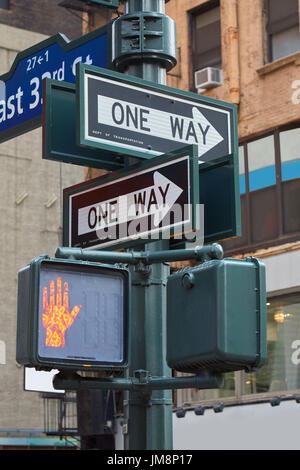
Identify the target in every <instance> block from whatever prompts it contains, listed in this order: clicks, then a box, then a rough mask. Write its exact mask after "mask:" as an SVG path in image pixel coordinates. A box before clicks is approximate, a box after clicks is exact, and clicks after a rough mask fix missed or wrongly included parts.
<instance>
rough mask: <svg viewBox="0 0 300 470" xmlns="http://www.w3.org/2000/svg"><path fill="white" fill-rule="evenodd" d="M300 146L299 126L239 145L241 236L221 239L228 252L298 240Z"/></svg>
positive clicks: (238, 251) (299, 227) (249, 250)
mask: <svg viewBox="0 0 300 470" xmlns="http://www.w3.org/2000/svg"><path fill="white" fill-rule="evenodd" d="M298 126H299V125H298ZM299 149H300V127H293V128H290V129H286V128H284V129H279V130H276V131H275V132H274V133H272V134H271V135H267V136H264V137H261V138H259V139H256V140H253V141H251V142H248V143H244V144H243V145H240V148H239V162H240V165H239V172H240V193H241V213H242V236H241V237H238V238H235V239H232V240H225V241H223V242H222V245H223V248H224V250H225V252H226V255H227V256H228V255H233V254H238V253H249V252H252V251H255V250H256V249H260V248H266V247H268V246H271V245H274V244H279V243H289V242H293V241H295V240H299V237H300V150H299Z"/></svg>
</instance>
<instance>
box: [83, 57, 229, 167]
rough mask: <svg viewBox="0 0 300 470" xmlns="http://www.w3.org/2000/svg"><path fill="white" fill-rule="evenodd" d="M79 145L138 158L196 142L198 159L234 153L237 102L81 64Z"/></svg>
mask: <svg viewBox="0 0 300 470" xmlns="http://www.w3.org/2000/svg"><path fill="white" fill-rule="evenodd" d="M78 93H79V111H80V113H79V139H80V141H79V143H80V145H83V146H86V147H94V148H99V149H102V150H104V151H110V152H116V153H120V154H122V155H129V156H131V157H137V158H143V159H147V158H152V157H153V156H155V155H161V154H163V153H168V152H172V151H173V150H176V149H179V148H180V147H185V146H187V145H193V144H196V145H197V146H198V157H199V162H203V161H210V160H213V159H215V158H219V157H224V156H226V155H229V154H231V153H233V122H234V113H235V112H236V109H235V106H234V105H232V104H230V103H225V102H222V101H218V100H213V99H211V98H207V97H204V96H200V95H197V94H195V93H189V92H185V91H182V90H179V89H175V88H171V87H168V86H165V85H158V84H155V83H152V82H148V81H145V80H141V79H138V78H136V77H129V76H128V75H125V74H121V73H117V72H112V71H109V70H104V69H101V68H99V67H94V66H89V65H85V64H79V66H78Z"/></svg>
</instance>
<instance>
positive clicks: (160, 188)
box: [64, 146, 199, 248]
mask: <svg viewBox="0 0 300 470" xmlns="http://www.w3.org/2000/svg"><path fill="white" fill-rule="evenodd" d="M198 174H199V172H198V161H197V148H196V146H189V147H188V148H186V149H185V150H181V151H180V152H177V153H176V154H171V155H163V156H161V157H156V158H153V159H152V160H151V162H150V161H149V162H143V163H142V164H140V165H137V167H136V168H135V169H132V170H130V171H123V172H119V173H118V174H117V175H116V174H115V175H114V176H111V175H110V176H104V177H100V178H96V179H94V180H90V181H87V182H85V183H81V184H79V185H76V186H72V187H70V188H67V189H65V190H64V231H65V233H64V245H65V246H72V247H82V248H96V247H101V248H105V247H109V246H112V245H114V246H116V245H118V246H122V247H124V246H125V245H126V246H128V243H129V242H132V241H134V244H136V242H137V241H139V240H140V241H142V240H145V239H149V238H154V239H156V240H157V239H159V238H160V237H161V236H163V235H162V234H165V238H167V239H169V238H170V236H171V237H172V236H175V235H176V234H182V233H185V232H190V231H192V232H193V231H195V230H196V229H198V228H199V227H198V226H197V214H196V211H197V203H198V201H199V191H198V186H199V178H198Z"/></svg>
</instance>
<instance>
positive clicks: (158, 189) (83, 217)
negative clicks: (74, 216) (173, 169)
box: [78, 171, 183, 235]
mask: <svg viewBox="0 0 300 470" xmlns="http://www.w3.org/2000/svg"><path fill="white" fill-rule="evenodd" d="M153 182H154V184H153V185H151V186H146V187H145V188H140V189H138V190H136V191H133V192H131V193H128V194H123V195H121V196H117V197H113V198H110V199H109V200H106V201H100V202H99V203H96V204H91V205H89V206H86V207H82V208H80V209H79V210H78V235H84V234H87V233H90V232H94V231H95V230H103V229H106V228H108V227H113V226H117V225H120V224H124V223H127V222H129V221H131V220H136V219H139V218H140V217H147V216H149V215H152V216H153V227H154V228H155V227H158V226H159V223H160V222H161V221H162V220H163V218H164V217H165V216H166V214H167V213H168V212H169V211H170V209H171V208H172V207H173V205H174V204H175V202H176V201H177V199H178V198H179V196H180V194H181V193H182V192H183V189H182V188H180V187H179V186H177V185H176V184H174V183H173V182H172V181H170V180H169V179H168V178H166V177H165V176H163V175H162V174H161V173H160V172H159V171H155V172H154V174H153Z"/></svg>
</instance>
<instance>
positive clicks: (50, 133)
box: [43, 78, 124, 171]
mask: <svg viewBox="0 0 300 470" xmlns="http://www.w3.org/2000/svg"><path fill="white" fill-rule="evenodd" d="M43 158H45V159H47V160H56V161H60V162H64V163H72V164H74V165H84V166H89V167H92V168H101V169H104V170H110V171H114V170H119V169H120V168H123V167H124V157H123V156H119V155H114V154H113V155H112V154H110V153H105V154H101V152H99V151H98V149H90V148H85V147H81V146H80V145H78V144H77V139H76V87H75V85H74V84H73V83H66V82H60V81H58V80H52V79H50V78H46V79H45V80H43Z"/></svg>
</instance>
